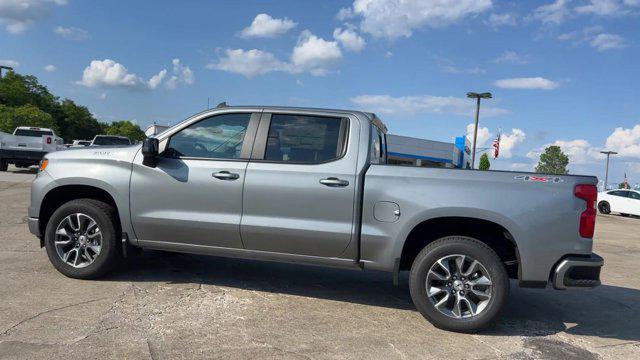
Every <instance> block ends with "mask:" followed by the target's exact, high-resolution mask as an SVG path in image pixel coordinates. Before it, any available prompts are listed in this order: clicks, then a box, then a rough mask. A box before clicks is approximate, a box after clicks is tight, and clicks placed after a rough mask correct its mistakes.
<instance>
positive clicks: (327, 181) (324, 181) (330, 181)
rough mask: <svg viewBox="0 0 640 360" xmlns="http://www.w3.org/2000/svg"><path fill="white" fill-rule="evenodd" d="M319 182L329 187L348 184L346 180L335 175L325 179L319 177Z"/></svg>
mask: <svg viewBox="0 0 640 360" xmlns="http://www.w3.org/2000/svg"><path fill="white" fill-rule="evenodd" d="M320 184H322V185H326V186H329V187H345V186H348V185H349V182H348V181H347V180H340V179H338V178H336V177H329V178H326V179H320Z"/></svg>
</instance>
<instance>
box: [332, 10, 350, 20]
mask: <svg viewBox="0 0 640 360" xmlns="http://www.w3.org/2000/svg"><path fill="white" fill-rule="evenodd" d="M353 16H354V14H353V10H351V8H342V9H340V11H338V14H336V19H338V20H340V21H345V20H349V19H352V18H353Z"/></svg>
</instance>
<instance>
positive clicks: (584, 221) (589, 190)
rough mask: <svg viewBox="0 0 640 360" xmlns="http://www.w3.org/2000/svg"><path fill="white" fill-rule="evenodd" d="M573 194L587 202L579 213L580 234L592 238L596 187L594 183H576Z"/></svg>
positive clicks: (594, 220) (596, 194) (596, 196)
mask: <svg viewBox="0 0 640 360" xmlns="http://www.w3.org/2000/svg"><path fill="white" fill-rule="evenodd" d="M574 194H575V195H576V197H577V198H579V199H582V200H584V201H585V202H586V203H587V208H586V209H585V210H584V211H583V212H582V213H581V214H580V236H582V237H584V238H592V237H593V232H594V230H595V227H596V201H598V189H597V188H596V186H595V185H585V184H580V185H576V188H575V191H574Z"/></svg>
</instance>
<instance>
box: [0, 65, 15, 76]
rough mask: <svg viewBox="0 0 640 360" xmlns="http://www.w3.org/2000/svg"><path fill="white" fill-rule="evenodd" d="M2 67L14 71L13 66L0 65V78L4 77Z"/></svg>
mask: <svg viewBox="0 0 640 360" xmlns="http://www.w3.org/2000/svg"><path fill="white" fill-rule="evenodd" d="M2 69H6V70H8V71H13V68H12V67H11V66H5V65H0V79H2Z"/></svg>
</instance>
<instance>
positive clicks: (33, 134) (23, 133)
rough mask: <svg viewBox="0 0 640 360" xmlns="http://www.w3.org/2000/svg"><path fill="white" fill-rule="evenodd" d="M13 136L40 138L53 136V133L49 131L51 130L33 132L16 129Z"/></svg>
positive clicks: (31, 130)
mask: <svg viewBox="0 0 640 360" xmlns="http://www.w3.org/2000/svg"><path fill="white" fill-rule="evenodd" d="M15 135H17V136H31V137H42V136H44V135H53V131H51V130H33V129H17V130H16V131H15Z"/></svg>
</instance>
